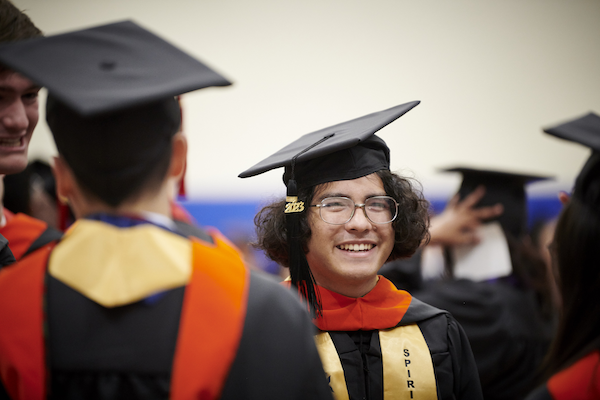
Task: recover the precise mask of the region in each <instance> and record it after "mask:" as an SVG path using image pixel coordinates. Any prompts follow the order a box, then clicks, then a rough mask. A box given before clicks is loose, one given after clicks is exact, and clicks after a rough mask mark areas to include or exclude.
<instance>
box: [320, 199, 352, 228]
mask: <svg viewBox="0 0 600 400" xmlns="http://www.w3.org/2000/svg"><path fill="white" fill-rule="evenodd" d="M353 210H354V202H352V200H350V199H347V198H345V197H328V198H326V199H323V201H321V207H320V208H319V212H320V213H321V218H322V219H323V221H325V222H327V223H329V224H334V225H342V224H345V223H346V222H348V220H349V219H350V217H352V211H353Z"/></svg>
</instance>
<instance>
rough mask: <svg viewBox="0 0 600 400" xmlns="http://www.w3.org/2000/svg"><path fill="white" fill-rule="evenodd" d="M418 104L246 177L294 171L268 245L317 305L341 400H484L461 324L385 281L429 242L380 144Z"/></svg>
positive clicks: (418, 198) (410, 190)
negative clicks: (387, 272)
mask: <svg viewBox="0 0 600 400" xmlns="http://www.w3.org/2000/svg"><path fill="white" fill-rule="evenodd" d="M417 104H419V102H418V101H415V102H410V103H406V104H402V105H399V106H396V107H393V108H390V109H388V110H384V111H381V112H378V113H373V114H369V115H366V116H364V117H361V118H357V119H354V120H351V121H348V122H344V123H341V124H338V125H334V126H331V127H329V128H325V129H322V130H319V131H316V132H313V133H309V134H307V135H304V136H302V137H301V138H300V139H298V140H297V141H295V142H293V143H291V144H290V145H288V146H286V147H284V148H283V149H281V150H280V151H278V152H277V153H275V154H274V155H272V156H270V157H268V158H267V159H265V160H263V161H261V162H260V163H258V164H256V165H255V166H253V167H252V168H250V169H248V170H246V171H245V172H243V173H241V174H240V177H242V178H245V177H250V176H254V175H258V174H261V173H263V172H266V171H269V170H271V169H273V168H279V167H285V173H284V176H283V180H284V182H285V184H286V186H287V197H286V199H285V200H281V201H277V202H274V203H272V204H270V205H267V206H266V207H264V208H263V209H262V210H261V211H260V212H259V214H258V215H257V216H256V218H255V224H256V227H257V236H258V238H257V239H258V245H259V247H261V248H262V249H264V250H265V252H266V253H267V255H268V256H269V257H270V258H272V259H273V260H274V261H276V262H278V263H280V264H281V265H283V266H285V267H289V268H290V278H291V279H290V280H291V285H293V286H294V287H295V288H297V290H298V293H299V294H300V296H301V297H302V298H303V299H305V300H307V301H308V304H309V308H310V309H311V311H312V313H313V316H314V319H313V322H314V324H315V325H316V326H317V327H318V328H319V330H320V331H319V333H318V334H317V335H316V337H315V339H316V342H317V347H318V348H319V353H320V355H321V360H322V361H323V365H324V369H325V372H326V374H327V376H328V380H329V382H330V387H331V389H332V391H333V394H334V396H335V398H336V399H337V400H340V399H384V398H385V399H395V398H422V399H440V400H441V399H480V398H482V396H481V387H480V383H479V378H478V375H477V369H476V366H475V363H474V360H473V355H472V353H471V348H470V346H469V342H468V340H467V338H466V336H465V334H464V332H463V330H462V328H461V327H460V326H459V325H458V323H457V322H456V321H455V320H454V319H453V318H452V316H451V315H450V314H449V313H447V312H445V311H442V310H439V309H436V308H434V307H431V306H429V305H427V304H425V303H422V302H420V301H419V300H417V299H415V298H413V297H412V296H411V295H410V294H409V293H408V292H406V291H402V290H397V289H396V288H395V286H394V285H393V284H392V283H391V282H390V281H388V280H387V279H386V278H384V277H382V276H379V275H378V270H379V269H380V268H381V266H382V265H383V264H384V263H385V262H387V261H391V260H394V259H398V258H403V257H409V256H411V255H412V254H413V253H414V252H415V251H416V249H417V248H418V247H419V246H420V245H421V243H422V242H426V241H427V240H428V236H429V234H428V227H429V217H428V212H427V209H428V203H427V201H426V200H425V199H423V197H422V195H421V193H419V192H418V191H417V190H416V189H415V188H414V187H413V184H412V183H411V181H410V180H408V179H406V178H404V177H402V176H400V175H398V174H396V173H393V172H391V171H390V155H389V148H388V147H387V145H386V144H385V142H384V141H383V140H382V139H381V138H379V137H377V136H375V135H374V133H375V132H377V131H378V130H380V129H381V128H383V127H385V126H386V125H388V124H390V123H391V122H393V121H394V120H396V119H397V118H399V117H400V116H402V115H403V114H405V113H406V112H408V111H409V110H411V109H412V108H413V107H415V106H416V105H417ZM288 284H289V283H288Z"/></svg>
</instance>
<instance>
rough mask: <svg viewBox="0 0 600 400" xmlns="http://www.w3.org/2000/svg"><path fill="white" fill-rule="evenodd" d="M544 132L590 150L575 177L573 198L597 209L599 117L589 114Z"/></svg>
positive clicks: (599, 169) (599, 186)
mask: <svg viewBox="0 0 600 400" xmlns="http://www.w3.org/2000/svg"><path fill="white" fill-rule="evenodd" d="M544 132H546V133H548V134H550V135H552V136H556V137H558V138H561V139H564V140H568V141H570V142H575V143H579V144H582V145H584V146H587V147H589V148H590V149H592V154H591V155H590V157H589V158H588V160H587V162H586V163H585V165H584V166H583V168H582V169H581V172H579V175H578V176H577V179H576V181H575V189H574V191H573V196H575V197H578V198H579V199H581V200H583V201H584V202H585V203H587V204H590V205H593V206H594V207H597V205H598V204H599V201H600V116H598V115H597V114H595V113H593V112H590V113H588V114H586V115H584V116H582V117H579V118H575V119H572V120H569V121H567V122H564V123H562V124H560V125H557V126H553V127H550V128H546V129H544Z"/></svg>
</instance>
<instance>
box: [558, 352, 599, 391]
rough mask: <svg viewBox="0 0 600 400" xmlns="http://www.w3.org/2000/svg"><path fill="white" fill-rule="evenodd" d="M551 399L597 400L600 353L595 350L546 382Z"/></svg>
mask: <svg viewBox="0 0 600 400" xmlns="http://www.w3.org/2000/svg"><path fill="white" fill-rule="evenodd" d="M547 386H548V391H549V392H550V393H551V394H552V398H554V399H557V400H562V399H597V398H598V397H599V396H600V351H599V350H595V351H592V352H591V353H589V354H588V355H586V356H585V357H583V358H581V359H580V360H579V361H577V362H575V364H573V365H571V366H570V367H568V368H567V369H565V370H562V371H560V372H558V373H557V374H556V375H554V376H552V377H551V378H550V380H548V384H547Z"/></svg>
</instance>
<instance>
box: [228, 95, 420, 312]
mask: <svg viewBox="0 0 600 400" xmlns="http://www.w3.org/2000/svg"><path fill="white" fill-rule="evenodd" d="M419 103H420V102H419V101H412V102H409V103H405V104H401V105H399V106H396V107H392V108H389V109H387V110H384V111H380V112H376V113H372V114H368V115H365V116H363V117H360V118H356V119H353V120H350V121H347V122H343V123H340V124H337V125H333V126H330V127H328V128H324V129H321V130H318V131H316V132H312V133H308V134H306V135H304V136H302V137H300V138H299V139H298V140H295V141H294V142H292V143H291V144H289V145H287V146H285V147H284V148H282V149H281V150H279V151H278V152H276V153H275V154H273V155H271V156H270V157H267V158H266V159H264V160H263V161H261V162H259V163H258V164H256V165H254V166H253V167H251V168H249V169H247V170H246V171H244V172H242V173H241V174H240V175H239V177H240V178H247V177H251V176H254V175H259V174H262V173H263V172H267V171H270V170H272V169H274V168H280V167H285V172H284V175H283V180H284V183H285V184H286V186H287V198H286V201H287V204H286V207H285V210H286V211H285V212H286V229H287V237H288V242H289V259H290V265H289V267H290V277H291V280H292V284H293V285H295V286H296V287H297V288H298V289H299V291H300V293H301V295H302V296H303V297H304V298H305V299H306V300H308V302H309V304H310V305H311V307H312V310H313V311H314V312H315V314H316V315H319V314H320V313H321V305H320V301H319V299H318V297H319V295H318V292H316V291H315V288H314V278H313V276H312V274H311V272H310V267H309V266H308V262H307V261H306V257H305V255H304V251H303V248H302V244H301V242H300V238H299V234H298V232H299V216H298V213H299V212H302V211H303V210H304V209H305V207H304V203H303V202H302V201H301V200H300V201H299V200H298V197H297V195H298V189H302V188H307V187H310V186H314V185H318V184H321V183H325V182H333V181H340V180H349V179H356V178H360V177H363V176H366V175H369V174H372V173H374V172H377V171H381V170H389V168H390V150H389V148H388V147H387V145H386V144H385V142H384V141H383V140H382V139H381V138H379V137H377V136H375V132H377V131H379V130H380V129H381V128H383V127H385V126H386V125H388V124H390V123H391V122H393V121H395V120H396V119H398V118H400V117H401V116H402V115H404V114H405V113H407V112H408V111H410V110H411V109H412V108H414V107H415V106H417V105H418V104H419Z"/></svg>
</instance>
